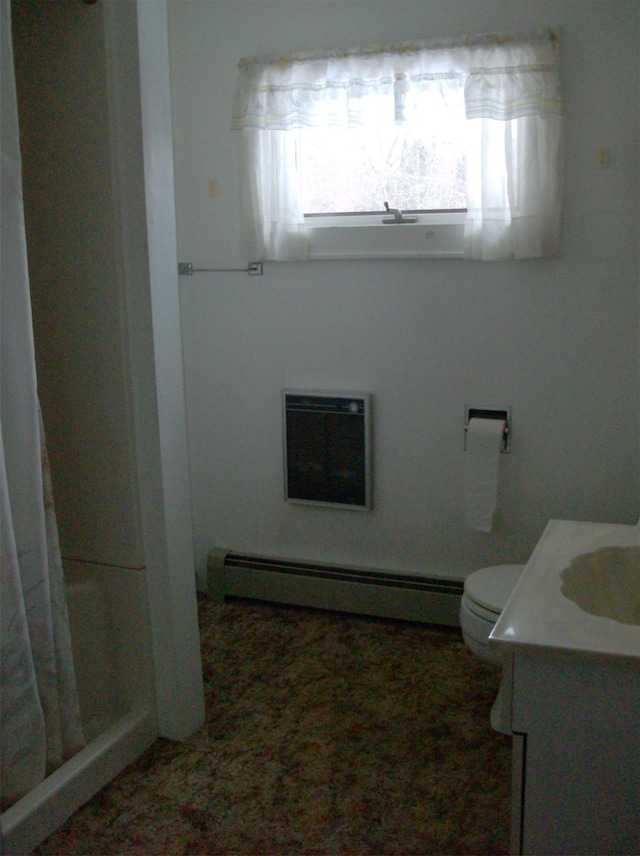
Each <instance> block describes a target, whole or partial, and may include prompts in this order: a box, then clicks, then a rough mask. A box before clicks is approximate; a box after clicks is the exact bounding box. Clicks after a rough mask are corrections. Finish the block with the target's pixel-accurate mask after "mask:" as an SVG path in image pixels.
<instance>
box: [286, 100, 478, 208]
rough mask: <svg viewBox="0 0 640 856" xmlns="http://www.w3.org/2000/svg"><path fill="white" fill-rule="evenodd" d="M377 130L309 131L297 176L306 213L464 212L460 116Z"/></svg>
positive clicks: (432, 114)
mask: <svg viewBox="0 0 640 856" xmlns="http://www.w3.org/2000/svg"><path fill="white" fill-rule="evenodd" d="M425 112H428V114H429V115H427V116H424V117H423V118H419V119H417V120H416V119H415V118H414V120H413V121H411V122H407V123H404V124H401V125H392V124H386V125H385V126H383V127H378V128H368V127H367V128H349V129H330V130H324V129H317V128H311V129H305V130H303V131H302V132H301V143H300V173H301V184H302V197H303V211H304V212H305V213H308V214H311V213H313V214H321V213H322V214H324V213H327V214H328V213H332V212H333V213H336V212H351V211H353V212H359V211H381V210H382V209H383V208H384V202H385V201H388V202H389V205H390V206H391V207H392V208H400V209H402V210H405V211H410V210H430V209H451V208H466V205H467V190H466V159H465V151H466V149H465V140H464V131H465V119H464V114H463V113H462V115H461V111H460V110H451V109H449V110H446V109H440V110H438V111H437V112H436V111H431V110H430V111H425Z"/></svg>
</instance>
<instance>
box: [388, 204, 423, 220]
mask: <svg viewBox="0 0 640 856" xmlns="http://www.w3.org/2000/svg"><path fill="white" fill-rule="evenodd" d="M384 207H385V209H386V211H387V213H388V214H393V217H383V218H382V222H383V223H384V224H385V225H388V224H390V223H417V222H418V218H417V217H407V216H405V215H404V214H403V213H402V211H401V210H400V209H399V208H389V203H388V202H385V203H384Z"/></svg>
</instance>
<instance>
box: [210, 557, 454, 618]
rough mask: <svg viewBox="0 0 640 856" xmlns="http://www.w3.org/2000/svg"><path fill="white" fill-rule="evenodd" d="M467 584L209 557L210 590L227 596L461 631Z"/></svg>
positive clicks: (219, 597)
mask: <svg viewBox="0 0 640 856" xmlns="http://www.w3.org/2000/svg"><path fill="white" fill-rule="evenodd" d="M463 587H464V583H463V582H462V580H453V579H445V578H440V577H422V576H417V575H407V574H399V573H391V572H389V571H382V570H376V569H372V568H356V567H350V566H338V565H330V564H323V563H320V562H318V563H316V562H302V561H294V560H289V559H278V558H269V557H265V556H256V555H249V554H245V553H233V552H230V551H226V550H224V549H219V548H214V549H212V550H211V551H210V552H209V557H208V566H207V590H208V594H209V597H210V598H211V599H212V600H215V601H224V599H225V598H226V597H242V598H249V599H252V600H266V601H271V602H274V603H286V604H292V605H296V606H307V607H313V608H317V609H331V610H336V611H339V612H353V613H359V614H362V615H373V616H379V617H382V618H398V619H403V620H406V621H419V622H424V623H426V624H444V625H449V626H452V627H458V626H459V624H460V622H459V610H460V599H461V597H462V591H463Z"/></svg>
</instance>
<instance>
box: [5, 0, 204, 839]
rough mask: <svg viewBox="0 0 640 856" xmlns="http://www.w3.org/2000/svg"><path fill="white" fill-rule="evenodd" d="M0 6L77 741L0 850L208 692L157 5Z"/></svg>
mask: <svg viewBox="0 0 640 856" xmlns="http://www.w3.org/2000/svg"><path fill="white" fill-rule="evenodd" d="M0 2H2V4H3V7H4V9H3V12H4V11H5V10H6V9H7V8H10V12H11V17H12V25H11V35H12V37H13V51H14V65H15V76H16V89H17V95H18V107H19V120H20V148H21V154H22V181H23V195H24V207H25V221H26V236H27V249H28V264H29V280H30V292H31V305H32V315H33V333H34V340H35V351H36V366H37V376H38V396H39V399H40V404H41V408H42V412H43V417H44V422H45V428H46V436H47V446H48V452H49V459H50V462H51V474H52V481H53V492H54V498H55V504H56V514H57V518H58V533H59V540H60V548H61V552H62V559H63V568H64V581H65V588H66V595H67V607H68V612H69V624H70V631H71V646H72V650H73V659H74V668H75V674H76V683H77V689H78V696H79V702H80V713H81V720H82V728H83V731H84V739H85V746H84V748H83V749H81V750H80V751H79V752H78V753H77V754H75V755H74V756H73V757H72V758H71V759H70V760H68V761H67V762H66V763H64V764H63V765H62V766H61V767H59V768H58V769H57V770H55V771H54V772H53V773H52V774H50V775H48V776H47V777H46V778H45V779H44V780H43V781H42V782H41V783H40V784H38V785H37V786H36V787H34V788H33V789H32V790H31V791H29V792H28V793H27V794H26V795H25V796H23V797H22V798H21V799H19V800H18V801H17V802H14V803H13V805H10V806H9V807H8V808H5V810H4V811H3V813H2V817H1V821H2V852H3V853H7V854H9V853H11V854H20V853H28V852H30V851H31V850H32V849H33V848H34V847H35V846H37V844H38V843H39V842H40V841H42V840H43V839H44V838H46V837H47V836H48V835H49V834H50V833H51V832H52V831H54V830H55V828H57V826H58V825H60V823H62V822H64V820H66V818H68V817H69V815H70V814H71V813H72V812H73V811H74V810H75V809H76V808H77V807H79V806H80V805H81V804H82V803H83V802H84V801H86V800H87V799H89V798H90V797H91V796H92V795H93V794H94V793H95V792H96V791H97V790H98V789H99V788H100V787H102V786H103V785H104V784H106V783H107V782H108V781H110V779H111V778H113V776H115V775H117V773H118V772H120V771H121V770H122V769H123V768H124V766H126V765H127V764H129V763H131V761H133V760H134V759H135V758H136V757H137V756H138V755H139V754H140V753H141V752H142V751H144V749H145V748H147V747H148V746H149V745H150V744H151V743H152V742H153V741H154V740H155V739H156V738H157V737H158V736H159V735H161V736H164V737H167V738H170V739H178V740H181V739H186V738H187V737H188V736H189V735H190V734H191V733H193V732H194V731H195V730H197V728H198V727H200V725H201V724H202V722H203V720H204V701H203V690H202V677H201V668H200V648H199V638H198V626H197V611H196V591H195V570H194V566H193V548H192V533H191V521H190V512H189V507H190V497H189V483H188V462H187V451H186V449H187V446H186V424H185V418H186V417H185V414H184V391H183V388H182V386H181V383H182V381H181V376H182V375H181V344H180V328H179V312H178V294H177V289H178V278H177V255H176V250H175V212H174V208H173V204H174V203H173V179H172V170H173V163H172V144H171V127H170V109H169V80H168V74H169V64H168V43H167V42H168V39H167V24H166V4H165V3H164V2H163V0H155V2H154V3H146V2H140V0H119V2H118V3H105V2H103V0H97V2H95V3H91V4H89V3H85V2H82V0H73V2H69V0H11V2H10V3H9V0H0ZM4 21H5V18H4V17H3V23H4ZM6 35H7V33H6V32H5V33H4V34H3V43H4V38H5V37H6ZM34 58H37V61H34ZM136 83H139V86H137V85H135V84H136ZM4 84H5V80H4V78H3V85H4ZM3 128H4V125H3ZM151 198H152V200H153V203H154V204H153V206H150V205H149V201H150V199H151ZM150 209H153V210H150ZM3 287H4V285H3Z"/></svg>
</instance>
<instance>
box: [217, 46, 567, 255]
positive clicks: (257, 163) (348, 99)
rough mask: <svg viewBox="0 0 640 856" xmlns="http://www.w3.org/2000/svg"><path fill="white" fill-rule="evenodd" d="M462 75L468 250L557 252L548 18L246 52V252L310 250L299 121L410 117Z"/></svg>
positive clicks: (326, 124)
mask: <svg viewBox="0 0 640 856" xmlns="http://www.w3.org/2000/svg"><path fill="white" fill-rule="evenodd" d="M460 87H463V89H464V101H465V107H466V117H467V128H468V133H467V134H466V137H467V143H468V151H467V170H468V189H467V196H468V202H467V210H468V219H467V224H466V228H465V255H466V256H467V257H468V258H474V259H507V258H531V257H534V258H535V257H553V256H557V255H559V252H560V210H561V203H562V163H561V159H562V157H561V154H562V104H561V96H560V83H559V45H558V32H557V31H555V30H545V31H542V32H536V33H529V34H520V35H513V36H508V35H489V36H474V37H467V38H464V39H456V40H447V39H440V40H430V41H422V42H406V43H402V44H395V45H385V46H374V47H369V48H354V49H351V50H346V51H332V52H322V53H308V54H295V55H292V56H287V57H277V58H276V57H267V58H256V59H243V60H241V62H240V66H239V73H238V84H237V89H236V97H235V104H234V113H233V121H232V127H233V128H234V129H236V130H238V131H241V132H242V144H241V157H242V163H241V179H242V183H243V194H242V216H243V252H244V253H245V254H246V256H247V258H262V259H275V260H287V259H304V258H306V257H307V254H308V248H307V240H306V234H305V227H304V218H303V212H302V209H301V203H300V192H299V182H300V179H299V175H298V163H297V159H296V142H297V132H298V131H299V130H300V129H302V128H349V127H364V128H366V127H368V126H370V124H371V123H375V124H376V125H380V124H381V123H382V124H384V123H403V122H411V121H412V118H413V117H415V116H417V115H422V116H425V115H429V114H430V109H431V106H432V105H433V103H434V99H436V100H438V101H440V102H442V103H446V102H447V98H449V97H450V95H451V94H453V93H455V92H457V91H458V90H459V89H460Z"/></svg>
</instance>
